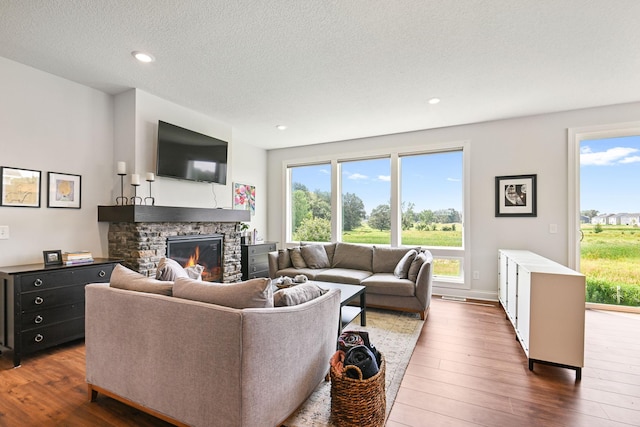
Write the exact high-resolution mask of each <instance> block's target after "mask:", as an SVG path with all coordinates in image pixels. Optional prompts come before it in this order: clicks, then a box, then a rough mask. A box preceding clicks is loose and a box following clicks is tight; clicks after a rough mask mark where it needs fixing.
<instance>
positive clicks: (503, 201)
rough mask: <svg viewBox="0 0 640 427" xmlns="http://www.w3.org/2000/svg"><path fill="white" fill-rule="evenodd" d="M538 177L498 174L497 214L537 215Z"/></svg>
mask: <svg viewBox="0 0 640 427" xmlns="http://www.w3.org/2000/svg"><path fill="white" fill-rule="evenodd" d="M536 178H537V175H513V176H496V216H497V217H498V216H537V206H536V198H537V194H536V193H537V189H536Z"/></svg>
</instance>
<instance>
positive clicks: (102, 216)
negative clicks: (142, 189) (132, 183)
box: [98, 205, 251, 222]
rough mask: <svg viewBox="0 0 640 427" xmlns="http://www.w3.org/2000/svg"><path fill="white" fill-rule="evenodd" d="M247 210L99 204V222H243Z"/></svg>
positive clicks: (249, 216)
mask: <svg viewBox="0 0 640 427" xmlns="http://www.w3.org/2000/svg"><path fill="white" fill-rule="evenodd" d="M250 219H251V215H250V212H249V211H247V210H236V209H208V208H183V207H179V206H146V205H126V206H98V221H99V222H242V221H249V220H250Z"/></svg>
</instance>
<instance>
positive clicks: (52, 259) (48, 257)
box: [42, 250, 62, 267]
mask: <svg viewBox="0 0 640 427" xmlns="http://www.w3.org/2000/svg"><path fill="white" fill-rule="evenodd" d="M42 257H43V258H44V266H45V267H49V266H52V265H62V250H54V251H42Z"/></svg>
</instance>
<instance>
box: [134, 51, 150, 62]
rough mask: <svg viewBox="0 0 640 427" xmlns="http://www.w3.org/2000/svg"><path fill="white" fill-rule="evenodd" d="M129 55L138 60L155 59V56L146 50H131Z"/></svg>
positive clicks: (148, 60) (147, 60)
mask: <svg viewBox="0 0 640 427" xmlns="http://www.w3.org/2000/svg"><path fill="white" fill-rule="evenodd" d="M131 55H133V57H134V58H136V59H137V60H138V61H140V62H145V63H147V62H153V61H155V60H156V58H154V57H153V56H152V55H150V54H148V53H146V52H140V51H138V50H134V51H133V52H131Z"/></svg>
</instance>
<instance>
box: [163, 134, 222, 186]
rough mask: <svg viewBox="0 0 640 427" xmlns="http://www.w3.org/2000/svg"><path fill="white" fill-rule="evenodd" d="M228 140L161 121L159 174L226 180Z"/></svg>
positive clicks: (213, 180) (214, 180)
mask: <svg viewBox="0 0 640 427" xmlns="http://www.w3.org/2000/svg"><path fill="white" fill-rule="evenodd" d="M227 150H228V143H227V142H226V141H222V140H220V139H217V138H213V137H211V136H207V135H203V134H201V133H198V132H194V131H191V130H188V129H184V128H181V127H179V126H176V125H172V124H171V123H167V122H163V121H158V152H157V164H156V166H157V167H156V173H157V175H158V176H164V177H169V178H177V179H186V180H189V181H201V182H214V183H217V184H223V185H224V184H226V183H227Z"/></svg>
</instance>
